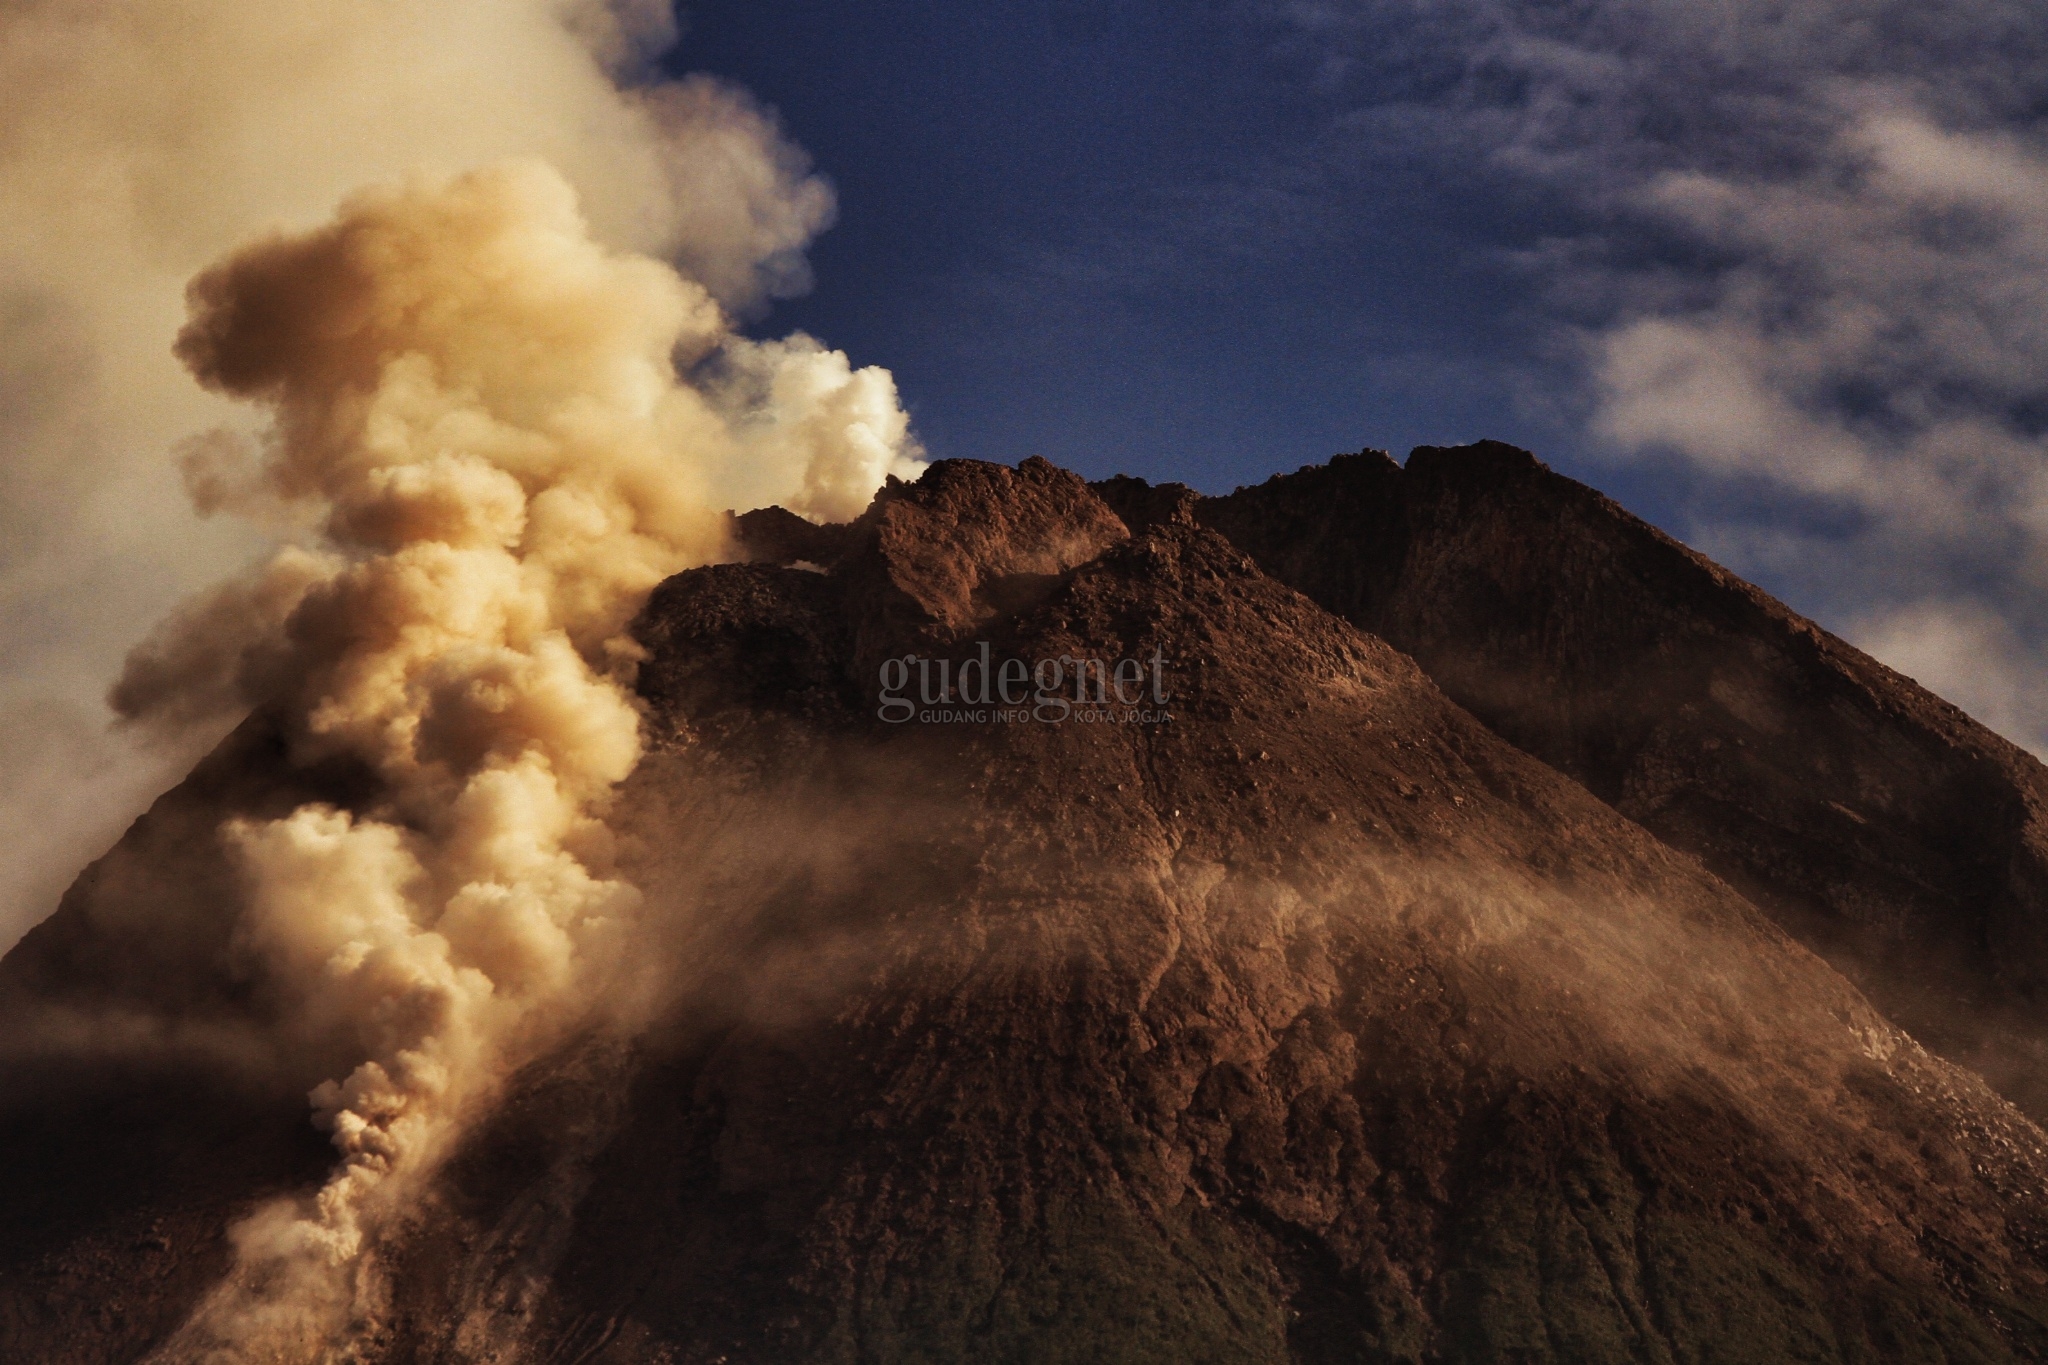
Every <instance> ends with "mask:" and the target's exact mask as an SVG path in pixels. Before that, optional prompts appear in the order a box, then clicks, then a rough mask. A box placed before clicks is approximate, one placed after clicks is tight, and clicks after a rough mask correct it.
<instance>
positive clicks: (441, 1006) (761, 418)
mask: <svg viewBox="0 0 2048 1365" xmlns="http://www.w3.org/2000/svg"><path fill="white" fill-rule="evenodd" d="M190 303H191V310H192V312H191V319H190V321H189V322H188V324H187V325H186V327H185V328H184V330H183V331H182V332H181V333H180V334H179V337H178V342H177V352H178V355H179V357H180V358H181V359H182V360H183V361H184V362H185V363H186V364H187V365H188V366H189V367H190V369H191V371H192V373H193V374H194V375H195V376H196V377H197V378H198V379H199V380H200V382H201V383H203V384H204V385H205V386H207V387H208V388H210V389H213V390H215V391H217V392H220V393H224V394H226V395H229V396H231V397H234V398H238V399H244V400H249V401H253V402H255V403H258V404H260V405H262V406H263V407H264V408H266V409H267V410H268V411H269V412H270V414H271V416H272V419H273V423H272V426H271V428H270V430H269V432H268V433H267V435H266V436H265V438H264V441H263V444H262V448H261V452H260V455H258V456H254V457H252V458H251V460H250V462H249V463H248V464H247V466H246V467H242V468H238V469H232V470H230V471H228V472H227V473H226V474H225V475H224V476H223V478H222V480H221V481H220V482H217V483H215V484H211V485H209V486H208V489H207V492H206V494H205V496H207V497H210V498H213V499H214V500H215V501H217V502H218V503H220V504H221V505H223V506H224V507H226V508H228V509H230V510H232V509H237V508H239V509H242V510H246V511H249V512H250V513H251V514H252V515H265V514H267V513H266V509H269V510H271V511H274V510H275V509H279V508H283V509H287V510H288V511H290V512H291V513H292V514H293V515H294V516H296V517H298V518H299V519H300V520H302V521H303V522H305V523H306V524H307V525H309V526H311V527H313V528H314V530H313V532H312V533H311V535H310V536H309V537H308V538H307V543H305V544H290V545H287V546H286V547H284V548H283V549H281V550H280V551H278V552H277V553H276V554H275V555H273V556H272V557H271V558H270V559H269V560H268V561H267V562H266V563H264V564H262V565H261V566H260V567H258V568H256V569H254V570H252V571H250V572H249V573H247V574H245V575H244V576H242V577H240V578H238V579H235V580H233V581H231V582H229V583H227V584H226V585H225V586H223V587H221V588H219V589H217V590H215V591H214V592H213V593H211V594H210V595H207V596H205V597H203V598H201V599H199V600H197V601H195V602H194V603H192V604H190V605H188V607H187V608H185V609H184V610H182V611H180V612H178V613H176V614H175V615H174V616H173V617H172V618H171V620H170V621H169V622H168V623H167V624H166V626H165V627H164V628H163V629H162V630H161V631H160V632H159V633H158V634H157V635H156V636H155V637H153V638H152V639H151V640H149V641H148V642H146V643H145V644H144V645H143V646H142V647H140V648H138V649H137V650H136V651H135V653H134V654H133V655H132V656H131V659H130V663H129V667H128V669H127V671H126V673H125V674H124V676H123V678H122V680H121V681H120V683H119V684H117V686H116V687H115V689H114V694H113V698H114V702H115V704H116V705H117V706H118V707H119V708H120V709H121V710H122V711H123V713H124V714H126V715H128V716H130V717H131V718H133V719H135V720H137V721H139V722H144V723H147V722H150V721H152V720H164V721H167V722H175V723H179V724H191V723H193V722H194V720H195V718H197V717H199V716H202V715H204V714H206V713H207V712H208V711H209V710H223V709H224V710H229V711H233V710H238V709H248V708H261V709H263V710H265V711H266V712H267V713H269V714H273V715H275V716H277V717H278V718H279V720H280V723H281V724H282V726H283V727H284V729H285V731H286V733H287V735H288V738H289V741H290V743H291V744H292V746H293V748H294V750H295V752H296V753H297V754H298V756H299V757H301V758H302V759H304V760H306V761H317V760H319V759H322V758H327V757H333V756H337V755H341V756H347V757H349V758H352V759H354V760H357V761H359V762H361V763H362V764H364V765H366V766H367V767H368V768H369V769H370V770H371V771H372V772H374V773H375V775H376V777H377V778H378V779H379V782H380V784H381V792H382V795H381V797H380V798H378V800H377V801H376V802H374V803H373V804H372V805H371V806H370V807H369V808H367V809H361V810H341V809H336V808H333V807H328V806H318V805H311V806H305V807H302V808H300V809H298V810H297V811H295V812H293V813H292V814H290V815H289V816H287V817H285V818H283V819H278V820H271V821H250V820H236V821H232V822H230V823H229V824H228V825H227V826H226V827H225V828H224V829H223V830H222V837H223V839H224V840H225V842H226V844H227V846H228V848H229V851H230V853H231V855H232V858H233V861H234V862H235V864H236V867H237V869H238V871H239V874H240V876H241V879H242V883H243V888H244V905H243V907H242V911H241V913H242V919H241V922H240V924H239V926H238V928H237V931H236V945H237V949H238V951H240V952H241V953H242V954H243V955H244V957H245V958H246V959H247V961H248V962H249V963H250V964H251V966H252V969H253V971H254V973H255V974H256V975H257V976H258V977H259V978H260V979H262V980H264V981H265V982H267V983H268V984H269V986H270V987H271V988H272V989H273V991H274V992H275V994H276V995H277V997H278V998H280V999H282V1000H286V1001H289V1002H291V1003H290V1005H289V1020H288V1025H287V1028H288V1031H290V1032H293V1033H295V1034H297V1035H299V1036H300V1037H301V1039H302V1041H303V1042H304V1043H305V1045H306V1046H307V1047H308V1049H327V1050H329V1051H331V1050H333V1049H337V1048H338V1049H340V1050H341V1051H342V1052H343V1053H345V1054H346V1055H348V1056H349V1057H350V1058H351V1060H352V1062H353V1069H351V1070H349V1071H347V1072H346V1074H343V1075H337V1076H336V1077H334V1078H333V1079H332V1080H330V1081H328V1082H327V1083H325V1084H323V1085H321V1086H320V1087H319V1088H318V1089H317V1090H316V1091H314V1093H313V1096H312V1101H313V1105H314V1110H315V1118H316V1121H317V1122H318V1123H319V1124H320V1125H321V1126H322V1127H323V1128H324V1129H326V1130H327V1131H328V1132H330V1133H331V1134H332V1137H333V1141H334V1145H335V1147H336V1149H337V1151H338V1152H339V1153H340V1156H341V1160H340V1163H339V1165H338V1166H337V1167H336V1168H335V1170H334V1172H333V1174H332V1176H331V1178H330V1179H329V1180H328V1182H327V1184H326V1185H325V1187H324V1188H323V1189H322V1190H321V1191H320V1192H319V1193H318V1195H317V1196H316V1197H315V1198H314V1199H313V1200H312V1201H310V1203H306V1204H303V1205H300V1204H294V1203H285V1204H280V1205H276V1206H273V1207H270V1208H267V1209H264V1210H262V1211H261V1212H259V1213H258V1214H257V1215H255V1216H254V1217H253V1218H251V1219H250V1220H248V1221H247V1222H246V1223H244V1224H243V1225H242V1226H241V1228H240V1229H239V1230H238V1232H237V1234H236V1242H237V1248H238V1265H237V1268H236V1271H235V1273H234V1274H233V1275H232V1276H231V1277H230V1278H229V1280H228V1281H227V1282H226V1283H225V1284H224V1285H223V1286H222V1287H221V1288H220V1289H219V1290H218V1291H217V1292H216V1293H215V1295H214V1296H213V1297H212V1298H211V1299H210V1300H209V1301H208V1303H207V1304H206V1305H205V1306H204V1307H203V1308H202V1309H201V1311H200V1312H199V1314H198V1315H197V1316H196V1317H195V1319H194V1320H193V1321H192V1322H191V1323H190V1324H188V1326H187V1328H186V1330H185V1331H184V1332H183V1333H182V1334H181V1335H180V1336H179V1337H178V1338H177V1339H176V1340H175V1341H174V1342H173V1343H172V1344H171V1345H170V1346H169V1347H168V1348H166V1349H167V1354H166V1355H165V1357H164V1358H166V1359H174V1360H181V1359H195V1358H196V1359H222V1360H241V1359H276V1358H285V1359H301V1358H325V1357H324V1355H323V1352H326V1351H329V1350H333V1349H336V1348H337V1345H338V1343H340V1342H341V1341H343V1340H345V1339H346V1338H348V1337H349V1336H350V1335H352V1334H353V1333H355V1332H358V1331H360V1330H362V1329H363V1324H364V1322H366V1321H368V1320H370V1319H373V1318H374V1311H375V1309H374V1305H375V1297H376V1278H375V1268H374V1255H373V1250H374V1244H375V1239H376V1235H377V1233H378V1230H379V1228H380V1227H381V1226H382V1225H384V1224H385V1223H386V1222H387V1221H388V1220H389V1218H390V1217H391V1216H392V1215H393V1213H394V1211H395V1210H397V1209H398V1208H400V1207H402V1206H403V1204H404V1202H405V1200H406V1197H407V1195H408V1193H409V1192H416V1191H417V1189H418V1184H417V1182H418V1181H420V1180H421V1179H422V1178H423V1177H424V1176H426V1175H427V1174H428V1173H430V1172H431V1170H432V1169H433V1166H434V1162H435V1160H436V1157H437V1156H438V1155H439V1154H440V1153H441V1152H443V1151H444V1150H445V1148H446V1146H447V1144H448V1142H449V1140H450V1138H451V1137H452V1136H453V1135H454V1134H455V1133H456V1132H457V1131H459V1128H460V1125H461V1123H462V1121H463V1119H464V1117H465V1115H467V1114H469V1113H471V1112H473V1111H474V1110H475V1109H476V1107H477V1106H478V1105H479V1104H480V1103H482V1102H484V1101H487V1100H488V1098H489V1097H490V1095H491V1093H492V1091H493V1088H494V1087H495V1086H496V1085H497V1084H498V1083H499V1082H500V1081H501V1080H502V1079H503V1078H504V1077H505V1075H506V1074H507V1073H508V1071H509V1070H511V1069H512V1068H514V1067H516V1066H518V1065H519V1064H520V1063H521V1062H522V1061H524V1060H527V1059H530V1058H531V1057H532V1056H533V1055H534V1054H535V1052H536V1051H537V1050H538V1049H540V1048H543V1047H545V1046H547V1045H548V1044H549V1043H550V1042H552V1041H556V1040H558V1039H560V1038H561V1037H562V1036H563V1033H564V1030H566V1029H567V1028H569V1027H570V1026H572V1025H574V1024H575V1023H577V1022H579V1021H581V1020H585V1019H587V1018H590V1017H592V1014H593V1012H594V1011H596V1010H597V1009H598V1008H599V1003H598V1002H599V1001H600V1000H601V999H604V998H607V995H608V992H607V989H606V988H607V987H610V986H615V985H616V984H617V977H616V971H617V969H618V967H619V964H620V961H621V958H622V950H623V949H624V948H626V947H627V946H628V944H629V942H630V939H631V936H632V934H633V932H634V918H635V911H636V906H637V903H638V893H637V892H636V891H635V889H634V888H633V887H632V886H630V885H628V884H627V883H625V882H624V881H623V880H621V879H620V878H618V877H617V876H615V875H613V873H612V871H611V869H610V866H609V857H608V849H609V845H610V839H609V836H608V832H607V830H606V828H605V826H604V814H605V807H606V803H607V800H608V798H609V795H610V793H611V790H612V788H613V786H614V784H616V783H618V782H619V781H620V780H621V779H623V778H624V777H625V776H626V775H627V774H628V773H629V772H630V771H631V770H632V768H633V767H634V765H635V763H636V762H637V761H638V759H639V755H640V734H639V721H640V718H639V713H638V711H637V710H636V708H635V705H634V703H633V701H632V700H631V698H630V695H629V693H628V691H627V690H626V687H625V682H626V681H627V680H628V679H629V676H630V670H631V666H632V660H633V658H634V655H635V647H634V646H633V645H632V644H631V642H630V641H629V640H628V639H627V638H626V637H625V635H624V630H625V628H626V626H627V624H628V622H629V621H630V619H631V617H632V615H633V613H634V612H635V611H636V610H637V608H638V606H639V604H640V602H641V601H642V600H643V598H644V597H645V595H646V593H647V592H648V591H649V590H650V589H651V588H652V587H653V586H654V585H655V584H656V583H658V582H660V581H661V580H662V579H663V578H666V577H667V576H669V575H671V574H673V573H675V572H677V571H679V570H681V569H683V568H686V567H689V566H692V565H697V564H703V563H707V562H710V561H712V560H715V559H717V558H718V557H719V556H720V555H721V553H722V551H723V550H724V548H725V546H724V543H723V542H724V535H725V525H726V521H725V518H724V516H723V508H724V506H725V504H724V502H723V501H721V495H722V493H723V491H724V490H726V489H728V488H730V487H733V486H736V485H744V486H748V487H755V488H762V489H764V490H765V491H767V492H770V493H772V494H773V495H774V496H775V497H777V498H778V499H781V500H784V501H787V502H789V503H790V504H791V505H792V506H795V507H798V508H800V509H803V510H806V511H811V512H815V513H825V514H843V513H847V512H849V511H850V510H852V509H853V508H854V507H856V506H858V505H859V504H860V503H863V502H865V500H866V498H867V497H868V495H870V494H871V493H872V491H873V489H874V487H875V485H876V484H878V483H879V482H880V481H881V479H882V478H883V476H884V475H885V474H886V473H889V472H901V473H909V472H913V471H914V468H915V465H914V463H913V458H912V452H913V449H914V448H913V447H912V446H911V444H910V442H909V437H908V433H907V427H906V424H905V422H904V420H903V418H902V414H901V410H900V408H899V407H898V406H897V404H896V402H895V394H894V388H893V385H892V384H891V383H890V381H889V380H888V377H887V376H886V375H885V374H882V373H880V372H878V371H863V372H859V373H857V374H856V373H853V372H851V371H850V370H849V368H848V367H847V366H846V364H845V362H844V360H843V358H842V357H838V356H836V355H834V354H833V353H830V352H827V351H825V350H823V349H822V348H820V347H818V346H816V345H815V344H814V343H809V342H807V341H805V340H802V339H799V340H796V341H792V342H787V343H778V344H757V343H752V342H748V341H746V340H744V339H743V338H740V337H737V336H735V335H734V334H733V333H732V332H731V330H730V324H729V320H728V318H729V315H728V313H727V312H726V310H725V309H724V308H723V307H721V305H720V303H719V301H718V299H717V298H716V297H714V295H713V294H712V292H711V291H710V290H709V289H707V288H706V286H705V285H703V284H701V283H698V282H696V281H693V280H690V279H687V278H685V277H684V276H683V275H681V274H679V273H678V272H677V271H676V270H675V269H673V268H671V267H670V266H668V265H666V264H663V263H661V262H659V261H656V260H654V259H651V258H649V257H645V256H638V255H632V254H623V253H617V252H613V251H609V250H607V249H605V248H603V247H601V246H599V245H598V244H597V243H596V242H594V241H593V240H592V238H591V236H590V234H589V232H588V230H587V227H586V224H585V222H584V220H583V218H582V216H581V214H580V212H579V209H578V207H577V202H576V196H575V194H574V192H573V191H572V190H571V188H570V187H569V185H568V184H567V182H566V181H565V180H564V179H563V178H562V177H561V176H560V175H559V174H558V173H556V172H555V171H554V170H552V169H551V168H549V167H548V166H547V165H545V164H544V163H540V162H535V161H520V162H509V163H504V164H500V165H496V166H493V167H490V168H487V169H484V170H479V171H475V172H472V173H469V174H466V175H463V176H461V177H459V178H457V179H454V180H452V181H449V182H446V183H436V182H433V181H431V180H428V179H424V178H415V179H413V180H410V181H407V182H405V183H403V184H401V185H398V186H395V187H388V188H381V189H373V190H367V191H363V192H361V193H358V194H356V195H355V196H353V197H352V198H350V199H349V200H347V201H346V202H345V203H344V204H343V205H342V206H341V208H340V210H339V212H338V214H337V215H336V217H335V219H334V220H333V221H332V222H331V223H330V224H328V225H326V226H324V227H321V228H318V229H316V230H314V231H311V232H305V233H277V234H273V235H271V236H268V237H265V238H263V239H260V240H258V241H256V242H254V243H252V244H250V245H248V246H246V247H244V248H243V249H241V250H239V251H237V252H235V253H233V254H232V255H230V256H228V257H227V258H226V259H224V260H223V261H221V262H220V263H219V264H217V265H215V266H214V267H213V268H211V269H209V270H208V271H206V272H205V273H203V274H201V275H200V276H199V277H198V278H197V279H196V280H195V281H194V282H193V284H192V287H191V291H190ZM714 357H722V358H724V359H725V360H726V362H727V363H726V364H725V365H724V366H723V367H722V369H723V370H725V371H735V370H736V371H743V372H745V373H749V374H752V375H755V376H757V377H758V379H759V381H760V382H759V383H758V385H756V386H755V387H753V388H751V389H746V390H744V391H743V392H736V391H735V390H734V389H733V388H732V387H731V386H730V385H727V386H721V387H716V388H711V389H700V388H697V387H693V386H692V385H690V384H689V383H686V382H684V381H683V380H682V379H681V378H679V377H678V364H679V362H680V363H681V364H682V365H684V366H694V365H696V364H697V363H698V362H700V361H704V360H707V359H711V358H714ZM714 368H721V367H714ZM223 490H226V491H223ZM315 1055H328V1053H327V1052H319V1053H316V1054H315Z"/></svg>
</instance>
